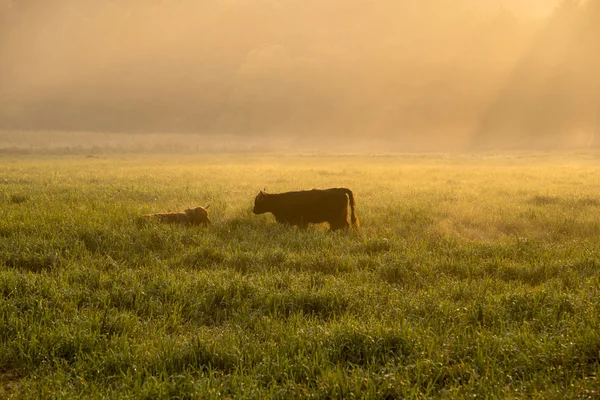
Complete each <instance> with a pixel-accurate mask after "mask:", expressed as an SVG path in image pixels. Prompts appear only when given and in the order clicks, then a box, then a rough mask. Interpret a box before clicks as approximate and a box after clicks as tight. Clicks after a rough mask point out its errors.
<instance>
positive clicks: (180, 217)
mask: <svg viewBox="0 0 600 400" xmlns="http://www.w3.org/2000/svg"><path fill="white" fill-rule="evenodd" d="M208 207H210V205H208V206H206V207H196V208H188V209H186V210H184V211H183V212H176V213H160V214H146V215H143V216H142V217H143V218H155V219H158V220H159V221H161V222H170V223H179V224H191V225H200V224H204V225H210V224H211V223H212V222H211V220H210V218H208V211H207V209H208Z"/></svg>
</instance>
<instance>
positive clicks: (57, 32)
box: [0, 0, 600, 150]
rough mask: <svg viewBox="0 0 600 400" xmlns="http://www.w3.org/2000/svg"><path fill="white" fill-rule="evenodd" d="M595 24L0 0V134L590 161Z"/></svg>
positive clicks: (409, 7)
mask: <svg viewBox="0 0 600 400" xmlns="http://www.w3.org/2000/svg"><path fill="white" fill-rule="evenodd" d="M340 4H343V6H341V5H340ZM599 21H600V6H599V1H598V0H589V1H588V2H574V1H561V2H556V3H555V2H553V1H541V0H540V1H528V2H526V3H525V2H518V1H508V0H507V1H504V2H503V1H500V0H488V1H474V0H453V1H450V0H427V1H420V2H413V1H408V0H402V1H399V0H379V1H375V0H347V1H344V2H343V3H340V2H338V1H334V0H318V1H317V0H303V1H299V0H253V1H249V0H208V1H203V2H196V1H191V0H179V1H176V2H165V1H159V0H151V1H142V0H126V1H120V2H113V1H106V2H85V3H84V2H80V1H75V0H52V1H44V2H39V1H14V0H1V1H0V129H3V130H51V131H97V132H125V133H128V132H136V133H145V132H148V133H149V132H152V133H157V132H167V133H169V132H178V133H199V134H211V135H243V136H245V137H246V138H253V137H262V138H264V137H265V136H267V137H269V136H277V137H290V138H303V139H304V140H311V138H323V137H327V138H329V139H332V140H338V139H339V140H356V141H361V140H364V139H369V140H371V139H380V140H386V141H393V142H394V143H396V144H397V145H398V147H399V148H403V149H426V150H428V149H446V148H449V149H456V148H461V149H472V148H507V147H509V148H540V147H587V146H595V145H596V140H595V134H596V132H597V130H598V120H599V117H598V115H599V112H598V110H599V109H600V95H599V94H598V93H599V92H600V90H599V88H600V76H599V74H600V73H599V72H598V71H600V68H599V57H598V56H597V55H596V54H597V52H596V51H594V43H593V41H594V39H593V38H595V37H598V29H599V28H598V27H600V23H598V22H599Z"/></svg>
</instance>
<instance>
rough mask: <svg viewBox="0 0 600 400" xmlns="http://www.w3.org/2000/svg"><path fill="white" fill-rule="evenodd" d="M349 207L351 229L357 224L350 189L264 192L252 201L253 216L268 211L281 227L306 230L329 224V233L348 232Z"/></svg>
mask: <svg viewBox="0 0 600 400" xmlns="http://www.w3.org/2000/svg"><path fill="white" fill-rule="evenodd" d="M348 204H350V210H351V212H350V220H351V222H352V226H354V227H358V226H359V222H358V218H357V216H356V213H355V212H354V195H353V194H352V191H351V190H350V189H346V188H331V189H313V190H302V191H297V192H285V193H273V194H271V193H265V192H264V191H262V190H261V191H260V193H258V195H257V196H256V198H255V199H254V209H253V210H252V212H253V213H254V214H264V213H267V212H270V213H272V214H273V215H274V216H275V220H276V221H277V222H279V223H282V224H289V225H292V226H296V225H297V226H299V227H301V228H307V227H308V224H310V223H312V224H318V223H321V222H328V223H329V228H330V229H331V230H332V231H336V230H338V229H347V228H349V227H350V224H349V223H348Z"/></svg>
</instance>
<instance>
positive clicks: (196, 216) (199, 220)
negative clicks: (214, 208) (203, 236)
mask: <svg viewBox="0 0 600 400" xmlns="http://www.w3.org/2000/svg"><path fill="white" fill-rule="evenodd" d="M209 206H210V205H208V206H206V207H196V208H188V209H187V210H185V215H186V216H187V217H188V220H189V221H190V222H191V223H192V224H194V225H199V224H206V225H210V224H211V223H212V221H211V220H210V218H208V211H206V209H207V208H208V207H209Z"/></svg>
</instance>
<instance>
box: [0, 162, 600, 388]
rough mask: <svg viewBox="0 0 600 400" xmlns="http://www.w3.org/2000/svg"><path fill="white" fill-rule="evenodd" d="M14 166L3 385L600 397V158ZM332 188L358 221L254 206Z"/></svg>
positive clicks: (0, 286)
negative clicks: (313, 219) (288, 214)
mask: <svg viewBox="0 0 600 400" xmlns="http://www.w3.org/2000/svg"><path fill="white" fill-rule="evenodd" d="M0 163H1V167H0V298H1V300H0V397H2V398H4V397H11V396H12V397H14V398H92V399H93V398H147V399H156V398H215V399H217V398H248V399H256V398H265V397H270V398H281V399H287V398H408V399H410V398H419V399H421V398H471V397H473V398H523V399H530V398H538V399H569V398H572V399H575V398H577V399H581V398H589V399H593V398H598V397H599V396H600V384H599V383H598V374H599V372H600V246H599V244H600V217H599V216H600V154H598V153H596V152H582V153H503V154H483V153H482V154H471V155H458V154H450V155H448V154H429V155H414V154H398V155H352V154H349V155H318V154H304V155H302V154H286V155H283V154H264V155H260V154H240V155H235V156H234V155H225V154H223V155H210V154H208V155H204V154H185V155H156V154H155V155H142V154H137V155H136V154H131V155H124V154H110V155H102V154H101V155H99V156H97V157H86V156H85V154H81V155H77V154H71V155H68V156H60V155H21V156H18V155H7V154H4V155H0ZM327 187H347V188H350V189H352V191H353V192H354V196H355V199H356V204H357V208H356V212H357V214H358V218H359V219H360V223H361V227H360V228H359V229H355V230H354V229H352V230H348V231H339V232H333V233H331V232H328V230H327V227H326V226H325V225H315V226H311V227H310V228H309V229H308V230H300V229H290V228H289V227H286V226H283V225H280V224H277V223H276V222H275V220H274V218H273V217H272V215H270V214H265V215H260V216H256V215H254V214H252V206H253V201H254V197H255V196H256V195H257V193H258V192H259V191H260V190H262V189H263V188H266V190H267V191H268V192H273V193H276V192H282V191H288V190H298V189H311V188H327ZM207 204H210V209H209V215H210V218H211V220H212V221H213V224H212V225H211V226H208V227H204V226H178V225H169V224H162V223H160V222H156V221H149V222H140V221H138V220H137V217H138V216H140V215H143V214H147V213H159V212H174V211H182V210H184V209H185V208H189V207H195V206H198V205H201V206H206V205H207Z"/></svg>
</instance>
